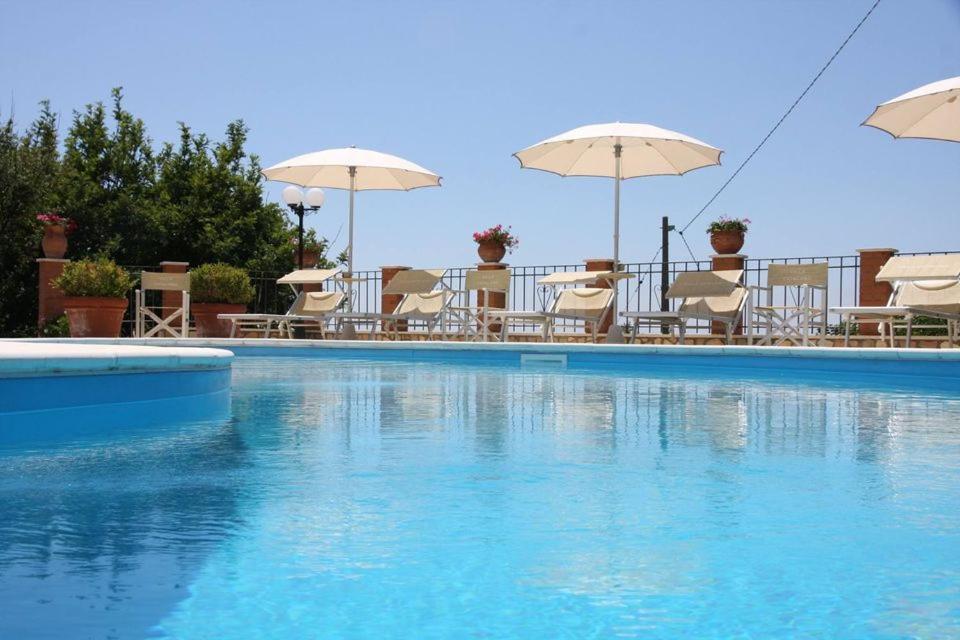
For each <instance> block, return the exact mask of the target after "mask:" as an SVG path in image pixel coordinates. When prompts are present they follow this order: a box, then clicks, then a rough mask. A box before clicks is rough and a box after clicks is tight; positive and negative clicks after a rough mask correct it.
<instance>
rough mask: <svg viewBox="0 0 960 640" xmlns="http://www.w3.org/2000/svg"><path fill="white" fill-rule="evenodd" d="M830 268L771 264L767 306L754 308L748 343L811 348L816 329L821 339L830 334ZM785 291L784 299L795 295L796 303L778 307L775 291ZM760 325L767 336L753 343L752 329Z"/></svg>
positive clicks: (815, 264)
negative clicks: (828, 319)
mask: <svg viewBox="0 0 960 640" xmlns="http://www.w3.org/2000/svg"><path fill="white" fill-rule="evenodd" d="M829 268H830V265H829V264H827V263H826V262H818V263H812V264H771V265H769V266H768V267H767V286H765V287H756V288H757V289H758V290H760V291H765V292H766V299H767V300H766V304H764V305H757V306H755V307H753V313H752V314H751V315H752V317H751V318H750V320H751V322H750V326H749V342H750V344H757V345H775V346H779V345H782V344H790V343H792V344H795V345H798V346H804V347H805V346H808V345H809V344H810V339H811V337H813V329H814V327H815V326H816V327H818V328H819V335H820V337H821V338H822V337H823V336H824V335H826V333H827V281H828V278H829ZM777 288H780V289H783V299H784V300H785V301H786V300H788V299H789V297H788V296H793V304H784V305H782V306H777V305H775V304H774V303H775V301H776V293H775V291H774V289H777ZM756 324H760V325H761V326H763V327H764V328H765V329H766V333H765V335H764V336H763V337H762V338H760V339H759V340H758V341H757V342H756V343H754V341H753V340H754V338H753V329H754V328H755V325H756Z"/></svg>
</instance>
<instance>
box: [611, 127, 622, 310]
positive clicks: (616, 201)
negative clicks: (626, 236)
mask: <svg viewBox="0 0 960 640" xmlns="http://www.w3.org/2000/svg"><path fill="white" fill-rule="evenodd" d="M622 153H623V145H621V144H620V140H619V138H618V139H617V143H616V144H615V145H613V158H614V160H613V270H614V271H619V270H620V159H621V158H620V156H621V155H622ZM614 290H616V289H614ZM614 295H616V294H614Z"/></svg>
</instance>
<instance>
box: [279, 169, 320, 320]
mask: <svg viewBox="0 0 960 640" xmlns="http://www.w3.org/2000/svg"><path fill="white" fill-rule="evenodd" d="M283 201H284V202H285V203H286V204H287V206H288V207H290V210H291V211H293V213H294V214H295V215H296V216H297V269H298V270H299V269H303V216H304V215H306V213H307V212H308V211H310V212H313V211H318V210H319V209H320V207H322V206H323V201H324V195H323V189H309V190H308V191H307V192H306V194H304V193H303V192H302V191H301V190H300V188H299V187H296V186H294V185H289V186H287V187H284V188H283ZM304 201H306V203H307V204H306V206H304V204H303V203H304ZM300 289H301V292H300V295H303V293H302V290H303V287H301V288H300ZM294 336H295V337H297V338H303V337H305V336H306V330H305V329H304V328H303V327H297V328H296V330H295V332H294Z"/></svg>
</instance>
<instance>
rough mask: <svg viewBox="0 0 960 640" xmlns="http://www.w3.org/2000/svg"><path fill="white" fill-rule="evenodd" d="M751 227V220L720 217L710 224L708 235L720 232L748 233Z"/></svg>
mask: <svg viewBox="0 0 960 640" xmlns="http://www.w3.org/2000/svg"><path fill="white" fill-rule="evenodd" d="M749 226H750V218H728V217H726V216H720V217H719V218H717V219H716V220H714V221H713V222H711V223H710V226H709V227H707V233H717V232H720V231H740V232H742V233H746V232H747V228H748V227H749Z"/></svg>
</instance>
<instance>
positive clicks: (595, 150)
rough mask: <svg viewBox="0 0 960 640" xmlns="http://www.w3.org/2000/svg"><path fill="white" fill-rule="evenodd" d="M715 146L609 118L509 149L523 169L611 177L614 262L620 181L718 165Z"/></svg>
mask: <svg viewBox="0 0 960 640" xmlns="http://www.w3.org/2000/svg"><path fill="white" fill-rule="evenodd" d="M721 153H723V151H721V150H720V149H717V148H716V147H711V146H710V145H708V144H707V143H705V142H701V141H700V140H697V139H696V138H691V137H690V136H686V135H684V134H682V133H677V132H676V131H670V130H668V129H661V128H660V127H655V126H653V125H651V124H632V123H629V122H612V123H608V124H591V125H587V126H585V127H579V128H577V129H572V130H571V131H567V132H566V133H561V134H560V135H558V136H554V137H552V138H548V139H547V140H544V141H543V142H538V143H537V144H535V145H533V146H532V147H527V148H526V149H524V150H523V151H518V152H516V153H515V154H513V155H514V156H515V157H516V158H517V160H519V161H520V166H521V167H523V168H525V169H540V170H541V171H549V172H550V173H556V174H557V175H561V176H599V177H605V178H613V179H614V205H613V261H614V269H616V268H617V265H618V264H619V261H620V181H621V180H625V179H627V178H638V177H641V176H663V175H677V176H679V175H683V174H685V173H687V172H688V171H693V170H694V169H699V168H700V167H707V166H710V165H715V164H720V154H721Z"/></svg>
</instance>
